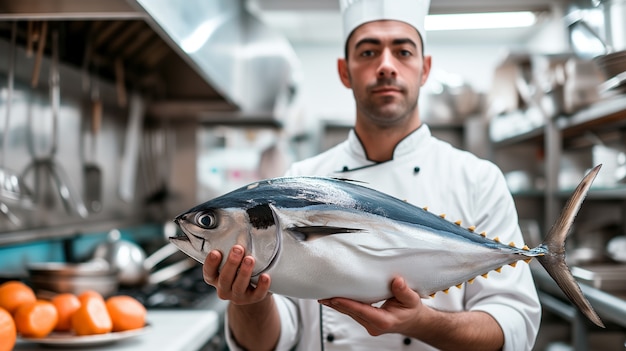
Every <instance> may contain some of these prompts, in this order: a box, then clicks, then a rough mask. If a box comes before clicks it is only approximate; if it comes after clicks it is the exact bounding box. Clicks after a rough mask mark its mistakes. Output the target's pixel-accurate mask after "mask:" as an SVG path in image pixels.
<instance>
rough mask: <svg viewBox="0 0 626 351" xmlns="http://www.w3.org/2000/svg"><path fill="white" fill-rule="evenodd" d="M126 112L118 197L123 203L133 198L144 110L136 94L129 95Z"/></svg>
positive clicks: (139, 97) (142, 103)
mask: <svg viewBox="0 0 626 351" xmlns="http://www.w3.org/2000/svg"><path fill="white" fill-rule="evenodd" d="M128 110H129V116H128V126H127V127H126V139H125V141H124V155H123V158H122V169H121V175H120V183H119V195H120V198H121V199H122V200H123V201H125V202H127V203H130V202H132V201H133V199H134V197H135V183H136V181H137V179H136V176H137V161H138V158H139V142H140V140H141V129H142V125H143V117H144V110H145V106H144V102H143V99H142V97H141V96H140V95H139V94H138V93H137V92H133V93H132V94H131V96H130V104H129V109H128Z"/></svg>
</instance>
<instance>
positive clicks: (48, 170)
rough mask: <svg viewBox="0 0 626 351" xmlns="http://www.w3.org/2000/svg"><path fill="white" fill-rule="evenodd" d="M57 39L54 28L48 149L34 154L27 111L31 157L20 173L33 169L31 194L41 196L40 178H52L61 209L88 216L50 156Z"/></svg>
mask: <svg viewBox="0 0 626 351" xmlns="http://www.w3.org/2000/svg"><path fill="white" fill-rule="evenodd" d="M58 42H59V34H58V32H57V31H54V32H53V33H52V61H51V65H50V81H49V84H50V103H51V108H52V133H51V142H50V146H49V149H48V152H47V154H45V155H37V152H36V147H35V140H34V139H35V137H34V135H33V130H32V128H33V122H32V116H31V114H29V115H28V124H29V129H30V130H29V134H28V142H29V150H30V152H31V156H32V157H33V161H32V162H31V163H30V164H29V165H28V166H27V167H26V169H25V170H24V172H23V173H22V176H23V177H25V176H26V174H28V173H29V172H31V170H32V171H33V172H34V176H35V196H37V197H41V195H42V194H41V192H42V188H41V185H42V180H43V179H44V178H48V179H50V180H52V183H54V184H55V186H56V188H57V192H58V194H59V196H60V197H61V200H62V202H63V206H64V207H65V210H66V211H67V212H68V213H70V214H77V215H78V216H80V217H82V218H86V217H87V216H88V214H89V213H88V211H87V207H86V206H85V204H84V203H83V201H82V199H81V197H80V196H77V194H76V191H75V190H74V189H73V188H72V187H71V184H70V182H69V181H68V177H67V174H66V173H65V172H64V170H63V168H62V167H61V166H60V165H58V164H57V163H56V161H55V159H54V156H55V154H56V151H57V141H58V140H57V139H58V136H57V134H58V129H59V126H58V123H59V122H58V119H59V109H60V104H61V96H60V95H61V93H60V82H59V70H58V64H59V62H58V60H59V53H58V45H59V44H58Z"/></svg>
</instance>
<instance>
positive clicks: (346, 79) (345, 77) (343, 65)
mask: <svg viewBox="0 0 626 351" xmlns="http://www.w3.org/2000/svg"><path fill="white" fill-rule="evenodd" d="M337 72H339V79H341V83H343V86H345V87H346V88H348V89H351V88H352V85H351V84H350V74H349V73H348V62H347V61H346V59H343V58H339V59H337Z"/></svg>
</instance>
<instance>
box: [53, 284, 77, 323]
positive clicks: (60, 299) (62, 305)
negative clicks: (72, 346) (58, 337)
mask: <svg viewBox="0 0 626 351" xmlns="http://www.w3.org/2000/svg"><path fill="white" fill-rule="evenodd" d="M51 302H52V304H53V305H54V307H55V308H56V309H57V312H58V313H59V320H58V321H57V325H56V326H55V327H54V330H56V331H70V330H71V329H72V315H73V314H74V312H76V310H77V309H79V308H80V300H79V299H78V297H76V295H74V294H72V293H64V294H59V295H56V296H54V297H53V298H52V300H51Z"/></svg>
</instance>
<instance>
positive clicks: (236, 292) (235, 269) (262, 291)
mask: <svg viewBox="0 0 626 351" xmlns="http://www.w3.org/2000/svg"><path fill="white" fill-rule="evenodd" d="M244 252H245V251H244V248H243V247H242V246H240V245H235V246H233V247H232V249H231V250H230V252H229V253H228V258H227V259H226V263H225V264H224V267H222V269H221V270H220V269H219V267H220V264H221V262H222V253H221V252H220V251H217V250H213V251H211V252H209V254H208V255H207V257H206V259H205V261H204V266H203V268H202V273H203V275H204V281H205V282H206V283H207V284H209V285H213V286H214V287H215V288H216V289H217V296H218V297H219V298H220V299H222V300H229V301H230V302H232V303H234V304H236V305H248V304H253V303H257V302H260V301H262V300H264V299H265V298H266V297H267V296H269V288H270V276H269V275H268V274H261V275H260V276H259V280H258V282H257V284H256V287H255V286H253V285H251V284H250V278H251V277H252V269H253V268H254V257H252V256H245V255H244Z"/></svg>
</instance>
